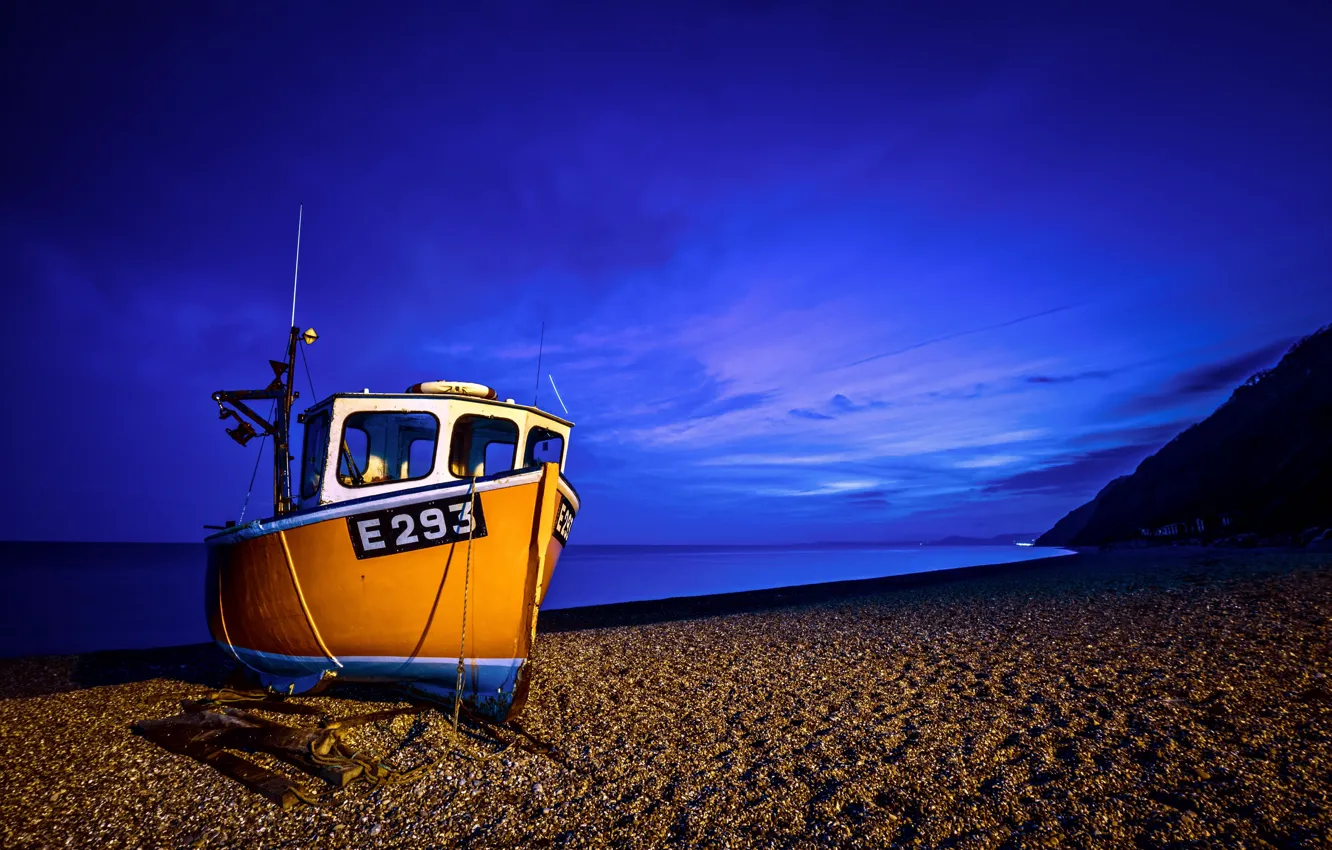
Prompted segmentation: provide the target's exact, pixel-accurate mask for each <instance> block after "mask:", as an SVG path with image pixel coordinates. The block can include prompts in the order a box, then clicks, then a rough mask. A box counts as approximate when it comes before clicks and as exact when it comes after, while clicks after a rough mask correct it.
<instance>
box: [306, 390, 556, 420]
mask: <svg viewBox="0 0 1332 850" xmlns="http://www.w3.org/2000/svg"><path fill="white" fill-rule="evenodd" d="M339 398H402V399H434V400H443V401H464V402H467V403H468V404H489V405H493V406H495V407H503V408H506V409H508V410H523V411H526V412H528V413H535V414H537V415H538V416H544V417H546V418H547V419H551V420H554V421H555V422H558V423H560V424H561V425H565V426H567V427H569V428H572V427H574V424H573V423H572V422H570V421H569V420H568V419H565V418H563V417H561V416H556V415H555V414H553V413H551V412H549V411H546V410H542V409H541V408H539V407H533V406H532V405H529V404H518V403H517V402H512V403H510V402H507V401H501V400H499V399H490V398H480V397H478V396H469V395H454V394H452V393H333V394H332V395H330V396H327V397H325V398H324V399H322V400H320V401H319V402H318V403H317V404H312V405H310V406H309V407H307V408H306V409H305V410H304V411H303V412H302V413H303V414H309V413H310V412H312V411H315V410H318V409H319V408H321V407H324V406H325V405H330V404H332V403H333V401H334V400H335V399H339Z"/></svg>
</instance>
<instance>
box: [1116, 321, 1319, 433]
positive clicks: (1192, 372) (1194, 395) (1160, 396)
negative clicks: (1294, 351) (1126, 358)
mask: <svg viewBox="0 0 1332 850" xmlns="http://www.w3.org/2000/svg"><path fill="white" fill-rule="evenodd" d="M1294 341H1295V338H1294V337H1283V338H1281V339H1279V340H1277V341H1275V342H1273V343H1270V344H1268V345H1264V346H1261V347H1259V348H1256V349H1252V350H1250V351H1246V352H1244V353H1242V354H1237V355H1234V356H1232V357H1227V358H1225V359H1223V360H1219V361H1215V362H1212V363H1205V364H1203V365H1201V366H1196V367H1194V368H1192V369H1188V370H1185V371H1183V372H1181V373H1179V374H1177V375H1175V376H1174V377H1173V378H1171V379H1170V380H1169V381H1168V382H1166V385H1165V386H1164V387H1161V388H1160V389H1157V390H1152V391H1149V392H1146V393H1143V394H1140V395H1137V396H1134V397H1133V398H1131V399H1129V400H1128V401H1127V402H1126V403H1125V404H1124V405H1123V407H1122V408H1121V409H1122V411H1123V412H1124V413H1127V414H1146V413H1155V412H1157V411H1162V410H1169V409H1171V408H1175V407H1179V406H1181V405H1184V404H1189V403H1191V402H1195V401H1197V400H1199V399H1200V398H1205V397H1207V396H1212V395H1216V394H1219V393H1222V392H1226V391H1228V390H1233V389H1234V388H1235V387H1236V386H1238V385H1239V384H1241V383H1243V382H1244V381H1245V380H1246V379H1247V378H1249V377H1250V376H1251V375H1253V374H1254V373H1255V372H1257V371H1259V370H1261V369H1263V368H1266V367H1268V366H1272V365H1275V364H1276V362H1277V361H1278V360H1280V359H1281V356H1282V355H1283V354H1284V353H1285V352H1286V349H1288V348H1289V347H1290V345H1291V343H1292V342H1294Z"/></svg>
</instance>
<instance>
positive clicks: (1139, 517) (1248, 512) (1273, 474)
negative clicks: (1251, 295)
mask: <svg viewBox="0 0 1332 850" xmlns="http://www.w3.org/2000/svg"><path fill="white" fill-rule="evenodd" d="M1084 511H1085V514H1083V513H1082V512H1084ZM1222 517H1229V518H1230V519H1231V524H1230V525H1229V526H1227V527H1224V528H1223V527H1222V525H1221V520H1222ZM1084 518H1085V522H1079V521H1080V520H1083V519H1084ZM1197 520H1202V522H1203V531H1202V532H1201V533H1199V532H1198V530H1197ZM1184 523H1189V527H1188V533H1189V534H1191V535H1194V536H1202V537H1204V538H1206V537H1215V536H1218V535H1219V534H1225V535H1231V534H1234V533H1237V532H1251V533H1255V534H1258V535H1264V536H1272V535H1283V534H1292V535H1298V534H1300V533H1301V532H1303V531H1304V530H1306V529H1308V528H1311V527H1328V526H1332V325H1329V326H1327V327H1324V328H1322V329H1321V330H1319V331H1318V332H1316V333H1314V334H1311V335H1310V336H1308V337H1305V338H1304V339H1302V340H1300V341H1299V342H1297V343H1296V344H1295V345H1293V346H1292V347H1291V349H1290V351H1288V352H1287V353H1286V355H1285V356H1284V357H1283V358H1282V359H1281V362H1280V363H1278V364H1277V365H1276V366H1275V367H1273V368H1272V369H1269V370H1267V371H1265V372H1260V373H1258V374H1256V375H1254V376H1253V377H1251V378H1250V379H1249V380H1248V381H1246V382H1245V383H1244V384H1243V385H1242V386H1240V387H1238V388H1237V389H1236V390H1235V391H1234V393H1233V394H1232V395H1231V397H1230V399H1229V400H1228V401H1226V402H1225V404H1223V405H1221V407H1219V408H1218V409H1217V410H1216V412H1215V413H1213V414H1212V415H1211V416H1209V417H1208V418H1207V419H1205V420H1203V421H1202V422H1199V423H1197V424H1196V425H1194V426H1192V427H1190V428H1188V429H1187V430H1185V431H1184V432H1183V433H1181V434H1180V435H1179V436H1177V437H1175V439H1173V440H1171V441H1170V443H1169V444H1167V445H1166V446H1165V447H1163V448H1162V449H1161V450H1160V451H1158V452H1157V453H1156V454H1154V455H1152V456H1151V457H1149V458H1147V459H1146V460H1144V461H1143V462H1142V463H1141V464H1140V465H1139V466H1138V468H1137V470H1136V471H1135V472H1134V473H1133V474H1132V475H1129V476H1126V477H1124V478H1120V479H1116V480H1115V481H1114V482H1111V485H1110V486H1107V487H1106V488H1105V489H1104V490H1102V491H1101V493H1100V494H1099V495H1098V496H1097V497H1096V499H1094V500H1093V501H1092V502H1089V503H1088V504H1086V505H1083V506H1082V507H1081V508H1078V509H1077V510H1076V511H1074V512H1073V513H1071V514H1069V516H1067V517H1065V518H1064V519H1063V520H1061V521H1060V523H1059V524H1058V525H1056V526H1055V528H1053V529H1051V530H1050V531H1048V532H1046V534H1045V535H1043V536H1042V537H1041V539H1040V540H1039V541H1038V543H1042V544H1045V545H1059V544H1061V543H1063V544H1071V545H1076V546H1091V545H1098V544H1104V543H1112V542H1117V541H1123V540H1129V539H1133V538H1141V537H1142V536H1143V534H1142V530H1143V529H1147V530H1149V531H1152V532H1155V531H1157V530H1158V529H1161V528H1163V527H1168V526H1171V525H1172V524H1180V528H1179V529H1178V532H1177V533H1183V527H1182V524H1184ZM1078 525H1081V528H1076V526H1078ZM1075 529H1076V530H1075ZM1070 532H1072V534H1071V536H1069V533H1070ZM1166 536H1173V535H1166ZM1056 538H1058V539H1056Z"/></svg>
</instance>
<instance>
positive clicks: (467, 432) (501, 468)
mask: <svg viewBox="0 0 1332 850" xmlns="http://www.w3.org/2000/svg"><path fill="white" fill-rule="evenodd" d="M517 453H518V423H517V422H514V421H513V420H511V419H504V418H502V417H499V416H477V415H474V414H468V415H466V416H459V417H458V421H457V422H455V423H454V425H453V440H452V444H451V445H450V447H449V472H451V473H453V476H454V477H455V478H478V477H480V476H482V475H495V474H496V473H500V472H508V471H509V470H511V469H513V465H514V461H515V460H516V457H515V456H516V455H517Z"/></svg>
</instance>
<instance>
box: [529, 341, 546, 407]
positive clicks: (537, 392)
mask: <svg viewBox="0 0 1332 850" xmlns="http://www.w3.org/2000/svg"><path fill="white" fill-rule="evenodd" d="M545 347H546V323H545V321H542V323H541V342H539V343H538V344H537V379H536V389H534V390H532V406H533V407H536V406H537V399H538V398H540V396H541V352H542V351H543V350H544V349H545Z"/></svg>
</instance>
